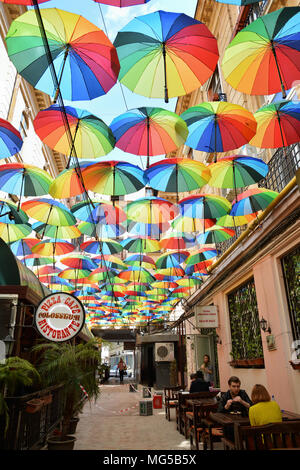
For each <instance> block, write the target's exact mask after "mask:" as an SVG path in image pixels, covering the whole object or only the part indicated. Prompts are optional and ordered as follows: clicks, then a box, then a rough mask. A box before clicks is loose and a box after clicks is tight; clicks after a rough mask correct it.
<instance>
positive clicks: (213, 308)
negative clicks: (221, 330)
mask: <svg viewBox="0 0 300 470" xmlns="http://www.w3.org/2000/svg"><path fill="white" fill-rule="evenodd" d="M194 312H195V317H196V326H197V327H198V328H218V326H219V322H218V307H217V305H196V307H195V309H194Z"/></svg>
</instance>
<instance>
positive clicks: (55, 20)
mask: <svg viewBox="0 0 300 470" xmlns="http://www.w3.org/2000/svg"><path fill="white" fill-rule="evenodd" d="M41 17H42V21H43V24H44V27H45V32H46V37H47V40H48V43H49V48H50V53H51V58H52V61H53V64H54V68H55V71H56V74H57V76H58V81H59V86H60V91H61V94H62V96H63V97H64V99H66V100H71V101H78V100H91V99H93V98H97V97H98V96H101V95H104V94H105V93H107V92H108V91H109V90H110V89H111V87H112V86H113V85H114V84H115V83H116V80H117V77H118V73H119V70H120V64H119V60H118V56H117V52H116V49H115V48H114V46H113V45H112V43H111V42H110V41H109V39H108V38H107V37H106V35H105V34H104V33H103V31H101V30H100V29H99V28H97V26H95V25H93V24H92V23H90V22H89V21H88V20H86V19H85V18H83V17H82V16H80V15H76V14H74V13H70V12H67V11H63V10H59V9H57V8H48V9H41ZM6 43H7V49H8V55H9V57H10V59H11V61H12V62H13V64H14V65H15V67H16V69H17V70H18V72H19V73H20V75H22V77H24V78H25V79H26V80H27V81H28V82H29V83H30V84H31V85H32V86H33V87H34V88H37V89H38V90H41V91H44V92H45V93H47V94H49V95H51V96H53V94H54V92H55V90H53V81H52V76H51V71H50V68H49V62H48V58H47V50H46V48H45V47H44V42H43V37H42V35H41V32H40V28H39V24H38V18H37V15H36V13H35V11H34V10H29V11H27V12H26V13H24V14H23V15H21V16H19V17H18V18H16V19H15V20H14V21H13V22H12V24H11V26H10V28H9V31H8V33H7V36H6ZM56 93H57V92H56Z"/></svg>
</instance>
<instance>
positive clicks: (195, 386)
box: [189, 370, 210, 393]
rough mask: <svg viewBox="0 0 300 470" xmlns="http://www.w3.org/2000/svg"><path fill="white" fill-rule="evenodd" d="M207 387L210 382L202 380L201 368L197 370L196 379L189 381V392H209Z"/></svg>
mask: <svg viewBox="0 0 300 470" xmlns="http://www.w3.org/2000/svg"><path fill="white" fill-rule="evenodd" d="M209 387H210V382H205V381H204V380H203V372H202V371H201V370H197V372H196V379H195V380H194V381H193V382H191V386H190V391H189V393H197V392H209Z"/></svg>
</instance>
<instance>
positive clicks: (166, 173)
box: [145, 158, 210, 193]
mask: <svg viewBox="0 0 300 470" xmlns="http://www.w3.org/2000/svg"><path fill="white" fill-rule="evenodd" d="M145 176H146V178H147V179H148V181H149V185H150V186H151V187H152V188H154V189H158V190H159V191H165V192H176V193H178V192H179V193H180V192H186V191H192V190H193V189H198V188H201V187H202V186H204V185H205V184H207V183H208V181H209V179H210V171H209V168H208V167H206V166H205V165H204V164H203V163H201V162H198V161H196V160H191V159H190V158H166V159H164V160H162V161H160V162H157V163H154V164H152V165H151V166H150V167H149V168H148V169H147V170H146V171H145Z"/></svg>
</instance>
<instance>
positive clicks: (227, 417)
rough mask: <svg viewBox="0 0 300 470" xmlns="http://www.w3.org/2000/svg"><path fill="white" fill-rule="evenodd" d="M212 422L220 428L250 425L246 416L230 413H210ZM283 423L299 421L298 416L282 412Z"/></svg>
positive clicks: (299, 417)
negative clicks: (235, 424)
mask: <svg viewBox="0 0 300 470" xmlns="http://www.w3.org/2000/svg"><path fill="white" fill-rule="evenodd" d="M209 417H210V418H211V419H212V420H213V421H214V422H216V423H218V424H221V426H228V425H233V424H234V423H240V424H244V425H245V426H249V425H250V420H249V417H248V416H241V415H236V414H231V413H211V414H210V416H209ZM282 420H283V421H295V420H300V415H299V414H297V413H293V412H292V411H286V410H283V411H282Z"/></svg>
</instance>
